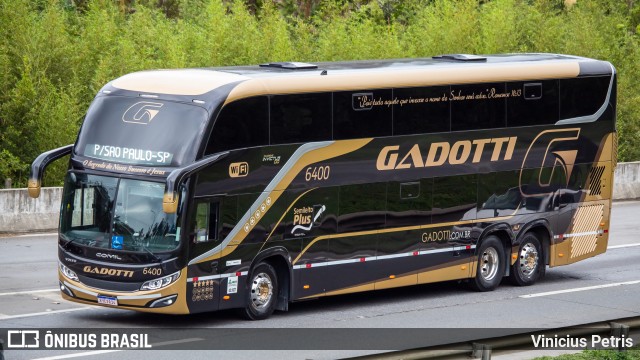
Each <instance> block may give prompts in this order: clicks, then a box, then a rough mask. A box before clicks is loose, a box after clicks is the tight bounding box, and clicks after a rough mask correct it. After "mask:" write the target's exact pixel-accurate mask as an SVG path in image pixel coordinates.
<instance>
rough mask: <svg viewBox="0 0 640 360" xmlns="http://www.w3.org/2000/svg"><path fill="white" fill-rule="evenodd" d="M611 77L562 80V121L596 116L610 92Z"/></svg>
mask: <svg viewBox="0 0 640 360" xmlns="http://www.w3.org/2000/svg"><path fill="white" fill-rule="evenodd" d="M610 82H611V77H610V76H594V77H584V78H575V79H563V80H560V120H565V119H571V118H574V117H581V116H589V115H593V114H595V113H596V112H597V111H598V109H600V107H601V106H602V105H603V104H604V102H605V99H606V98H607V93H608V92H609V83H610Z"/></svg>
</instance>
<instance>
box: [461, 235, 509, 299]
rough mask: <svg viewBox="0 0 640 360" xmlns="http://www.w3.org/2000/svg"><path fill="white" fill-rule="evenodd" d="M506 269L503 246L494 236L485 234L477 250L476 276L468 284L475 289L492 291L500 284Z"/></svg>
mask: <svg viewBox="0 0 640 360" xmlns="http://www.w3.org/2000/svg"><path fill="white" fill-rule="evenodd" d="M505 269H506V261H505V256H504V247H503V246H502V242H501V241H500V239H498V238H497V237H496V236H493V235H490V236H487V237H486V238H485V239H484V241H482V243H481V244H480V249H479V250H478V266H477V267H476V276H475V277H474V278H473V279H472V280H471V282H470V285H471V287H472V288H473V289H474V290H477V291H492V290H494V289H495V288H497V287H498V285H500V281H502V277H503V276H504V272H505Z"/></svg>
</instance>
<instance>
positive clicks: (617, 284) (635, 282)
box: [518, 280, 640, 299]
mask: <svg viewBox="0 0 640 360" xmlns="http://www.w3.org/2000/svg"><path fill="white" fill-rule="evenodd" d="M636 284H640V280H634V281H625V282H619V283H613V284H604V285H595V286H587V287H582V288H575V289H565V290H557V291H548V292H543V293H537V294H528V295H520V296H518V297H520V298H524V299H527V298H534V297H540V296H549V295H556V294H566V293H572V292H578V291H587V290H595V289H604V288H609V287H615V286H623V285H636Z"/></svg>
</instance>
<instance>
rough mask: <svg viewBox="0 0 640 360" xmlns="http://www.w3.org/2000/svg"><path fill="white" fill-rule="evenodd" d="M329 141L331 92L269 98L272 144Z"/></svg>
mask: <svg viewBox="0 0 640 360" xmlns="http://www.w3.org/2000/svg"><path fill="white" fill-rule="evenodd" d="M329 139H331V93H316V94H299V95H276V96H273V97H271V144H290V143H300V142H307V141H323V140H329Z"/></svg>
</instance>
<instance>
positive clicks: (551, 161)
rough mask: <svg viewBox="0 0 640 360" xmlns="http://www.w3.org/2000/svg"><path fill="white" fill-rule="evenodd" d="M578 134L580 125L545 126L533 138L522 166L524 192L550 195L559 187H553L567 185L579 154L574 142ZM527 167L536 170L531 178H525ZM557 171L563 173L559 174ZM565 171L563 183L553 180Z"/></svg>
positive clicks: (527, 194)
mask: <svg viewBox="0 0 640 360" xmlns="http://www.w3.org/2000/svg"><path fill="white" fill-rule="evenodd" d="M579 136H580V128H571V129H558V130H545V131H543V132H541V133H540V134H538V136H536V137H535V138H534V139H533V141H532V142H531V145H529V149H527V153H526V154H525V156H524V160H523V161H522V167H521V169H520V192H521V193H522V195H523V196H525V197H528V196H541V195H548V194H550V193H552V192H553V191H554V190H557V189H555V188H554V187H557V186H563V187H566V186H567V185H568V183H569V178H570V177H571V173H572V172H573V166H574V164H575V160H576V157H577V155H578V150H576V149H575V145H576V140H578V137H579ZM527 171H533V174H532V176H533V179H531V178H529V179H530V181H528V179H524V178H523V174H524V173H525V172H527ZM558 171H561V172H563V173H562V174H558V173H557V172H558ZM563 175H564V180H565V181H564V183H558V182H557V181H556V182H555V183H554V179H558V178H562V176H563ZM536 183H537V184H536ZM532 185H533V186H532ZM536 185H537V186H536Z"/></svg>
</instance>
